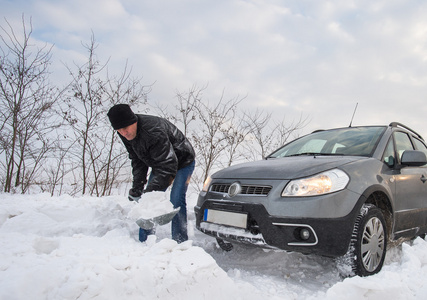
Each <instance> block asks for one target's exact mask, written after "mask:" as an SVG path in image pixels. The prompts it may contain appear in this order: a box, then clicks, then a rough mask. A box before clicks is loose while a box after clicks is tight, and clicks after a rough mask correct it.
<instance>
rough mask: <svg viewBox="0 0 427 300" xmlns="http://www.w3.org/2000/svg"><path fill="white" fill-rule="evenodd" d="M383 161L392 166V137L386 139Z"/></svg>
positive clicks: (393, 153) (393, 156)
mask: <svg viewBox="0 0 427 300" xmlns="http://www.w3.org/2000/svg"><path fill="white" fill-rule="evenodd" d="M383 162H385V163H386V164H387V165H388V166H389V167H393V166H394V164H395V162H396V157H395V152H394V144H393V139H390V140H389V141H388V144H387V147H386V148H385V151H384V155H383Z"/></svg>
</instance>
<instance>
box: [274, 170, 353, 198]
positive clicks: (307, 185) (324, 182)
mask: <svg viewBox="0 0 427 300" xmlns="http://www.w3.org/2000/svg"><path fill="white" fill-rule="evenodd" d="M349 180H350V178H349V177H348V175H347V174H346V173H345V172H343V171H341V170H338V169H333V170H330V171H326V172H323V173H320V174H317V175H315V176H312V177H307V178H303V179H297V180H291V181H290V182H289V183H288V184H287V185H286V187H285V189H284V190H283V192H282V196H283V197H304V196H316V195H322V194H328V193H333V192H336V191H339V190H342V189H343V188H345V187H346V185H347V183H348V182H349Z"/></svg>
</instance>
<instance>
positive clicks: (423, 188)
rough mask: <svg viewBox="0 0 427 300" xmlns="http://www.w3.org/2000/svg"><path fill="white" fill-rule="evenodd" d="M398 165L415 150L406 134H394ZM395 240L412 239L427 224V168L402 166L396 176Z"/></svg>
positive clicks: (398, 132)
mask: <svg viewBox="0 0 427 300" xmlns="http://www.w3.org/2000/svg"><path fill="white" fill-rule="evenodd" d="M393 137H394V143H395V150H396V156H397V160H398V163H400V161H401V158H402V154H403V152H404V151H405V150H414V149H415V148H414V146H413V144H412V142H411V138H410V137H409V135H408V134H407V133H405V132H401V131H396V132H394V134H393ZM394 179H395V184H396V193H395V228H394V232H395V235H396V236H395V238H397V237H401V236H402V237H403V236H406V237H411V236H413V235H414V234H416V233H417V231H418V230H419V227H420V226H423V225H424V224H425V222H426V221H425V220H426V215H427V201H426V200H427V199H426V193H427V183H426V180H424V179H427V168H426V166H421V167H420V166H418V167H417V166H402V168H400V170H399V171H398V172H396V174H395V176H394Z"/></svg>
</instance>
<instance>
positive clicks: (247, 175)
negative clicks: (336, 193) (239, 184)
mask: <svg viewBox="0 0 427 300" xmlns="http://www.w3.org/2000/svg"><path fill="white" fill-rule="evenodd" d="M362 159H368V158H367V157H359V156H296V157H284V158H275V159H268V160H261V161H255V162H249V163H242V164H238V165H235V166H231V167H228V168H226V169H223V170H221V171H218V172H216V173H215V174H214V175H213V176H212V178H224V179H294V178H302V177H306V176H311V175H314V174H317V173H320V172H323V171H326V170H330V169H333V168H337V167H340V166H342V165H345V164H348V163H351V162H355V161H358V160H362Z"/></svg>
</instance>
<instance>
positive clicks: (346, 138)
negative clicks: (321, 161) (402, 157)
mask: <svg viewBox="0 0 427 300" xmlns="http://www.w3.org/2000/svg"><path fill="white" fill-rule="evenodd" d="M384 130H385V127H384V126H367V127H347V128H340V129H332V130H325V131H317V132H314V133H312V134H308V135H306V136H304V137H301V138H299V139H297V140H295V141H293V142H290V143H289V144H287V145H285V146H283V147H282V148H280V149H278V150H276V151H275V152H273V154H271V155H270V156H269V158H279V157H285V156H293V155H303V154H324V155H355V156H370V155H372V153H373V151H374V149H375V146H376V145H377V143H378V140H379V138H380V137H381V136H382V134H383V133H384Z"/></svg>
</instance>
